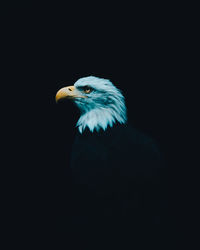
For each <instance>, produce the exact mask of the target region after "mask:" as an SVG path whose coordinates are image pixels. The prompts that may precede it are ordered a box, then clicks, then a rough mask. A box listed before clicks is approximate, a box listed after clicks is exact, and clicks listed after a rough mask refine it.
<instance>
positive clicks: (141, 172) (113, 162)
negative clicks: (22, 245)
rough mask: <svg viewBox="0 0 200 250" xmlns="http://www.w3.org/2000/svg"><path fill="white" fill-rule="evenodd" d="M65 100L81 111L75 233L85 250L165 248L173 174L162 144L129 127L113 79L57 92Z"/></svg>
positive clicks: (74, 162) (85, 81) (74, 170)
mask: <svg viewBox="0 0 200 250" xmlns="http://www.w3.org/2000/svg"><path fill="white" fill-rule="evenodd" d="M65 98H67V99H71V100H72V101H73V102H74V103H75V105H76V106H77V107H78V108H79V110H80V118H79V120H78V122H77V124H76V126H77V134H76V137H75V141H74V144H73V147H72V154H71V164H70V165H71V174H72V176H71V180H72V190H71V194H72V200H71V207H72V209H71V216H70V218H71V224H70V229H71V230H72V231H73V232H74V234H75V235H76V236H77V241H78V242H79V243H80V242H82V244H83V245H84V244H86V243H83V242H87V245H85V248H84V247H83V245H82V248H81V249H89V245H88V244H90V246H91V248H92V249H98V247H99V249H114V248H115V247H119V246H120V245H121V249H129V247H130V249H133V248H132V247H137V249H147V248H146V247H148V249H149V248H151V247H154V249H155V248H156V247H158V249H165V247H166V246H167V242H166V240H165V237H166V222H167V188H166V187H167V174H166V168H165V164H164V161H163V157H162V155H161V153H160V151H159V150H158V147H157V145H156V143H155V142H154V140H153V139H152V138H150V137H148V136H146V135H144V134H143V133H141V132H139V131H138V130H136V129H135V128H133V127H132V126H130V125H129V124H128V122H127V110H126V105H125V99H124V96H123V94H122V92H121V91H120V90H119V89H118V88H116V87H115V86H114V84H113V83H112V82H111V81H109V80H107V79H103V78H98V77H94V76H89V77H83V78H81V79H79V80H78V81H76V82H75V84H74V85H73V86H68V87H64V88H61V89H60V90H59V91H58V92H57V94H56V102H59V101H60V100H61V99H65ZM69 221H70V220H69ZM78 235H79V236H78ZM139 247H141V248H139ZM166 249H167V247H166Z"/></svg>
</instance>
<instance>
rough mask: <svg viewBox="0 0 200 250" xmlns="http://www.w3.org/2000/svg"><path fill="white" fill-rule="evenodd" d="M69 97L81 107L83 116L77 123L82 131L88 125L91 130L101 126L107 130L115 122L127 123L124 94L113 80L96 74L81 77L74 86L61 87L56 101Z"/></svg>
mask: <svg viewBox="0 0 200 250" xmlns="http://www.w3.org/2000/svg"><path fill="white" fill-rule="evenodd" d="M64 98H68V99H71V100H72V101H74V103H75V104H76V105H77V107H78V108H79V109H80V112H81V116H80V118H79V120H78V122H77V124H76V126H77V127H78V129H79V132H80V133H82V132H83V131H84V129H85V128H86V127H88V128H89V130H90V131H91V132H93V131H94V130H95V129H96V130H97V131H99V129H100V128H102V129H103V130H106V128H107V127H108V126H110V127H112V126H113V125H114V123H116V122H119V123H121V124H122V123H126V120H127V115H126V106H125V100H124V96H123V95H122V93H121V91H120V90H119V89H117V88H116V87H115V86H114V85H113V84H112V82H111V81H109V80H107V79H104V78H99V77H95V76H88V77H83V78H80V79H79V80H78V81H76V82H75V83H74V85H73V86H68V87H64V88H61V89H60V90H59V91H58V92H57V94H56V102H58V101H59V100H61V99H64Z"/></svg>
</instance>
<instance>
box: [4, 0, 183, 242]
mask: <svg viewBox="0 0 200 250" xmlns="http://www.w3.org/2000/svg"><path fill="white" fill-rule="evenodd" d="M1 11H2V20H1V23H2V41H3V46H2V54H3V68H2V69H3V73H4V74H5V79H4V83H5V86H6V88H7V90H6V93H7V94H6V95H5V97H6V102H4V106H6V108H7V110H9V112H6V114H5V115H6V121H7V123H6V127H7V128H8V130H9V132H8V134H7V135H8V136H10V137H11V140H9V142H8V141H7V143H6V148H8V150H9V153H8V156H7V155H6V157H7V162H8V163H9V164H8V166H9V167H8V168H7V169H8V172H9V175H8V176H9V177H8V179H9V180H8V182H7V181H6V184H5V186H4V190H5V197H6V200H7V203H6V204H8V205H7V207H6V210H7V212H8V215H7V214H6V215H5V219H6V221H7V223H6V228H7V229H6V230H10V229H12V231H13V232H14V235H15V234H16V235H17V233H18V232H21V235H26V237H27V238H28V239H29V238H30V240H29V243H30V242H32V243H34V242H35V240H36V238H37V235H40V237H41V238H43V237H44V235H47V237H48V236H49V235H51V233H52V232H57V229H58V228H59V230H60V231H62V229H63V232H64V226H63V225H62V222H61V221H62V215H63V214H65V213H67V211H63V207H65V208H66V204H67V198H66V197H67V187H68V186H67V181H66V180H67V169H68V167H69V157H70V150H71V145H72V142H73V138H74V134H75V123H76V121H77V119H78V115H79V113H78V111H77V110H76V108H75V107H74V106H73V104H72V103H70V102H66V103H65V102H63V103H61V104H58V105H56V103H55V94H56V92H57V91H58V90H59V88H61V87H63V86H67V85H72V84H73V83H74V82H75V81H76V80H77V79H79V78H80V77H83V76H88V75H94V76H98V77H103V78H108V79H110V80H111V81H112V82H113V83H114V84H115V85H116V86H117V87H119V88H120V89H121V90H122V91H123V93H124V96H125V98H126V104H127V108H128V118H129V122H130V123H131V124H132V125H133V126H135V127H137V128H138V129H140V130H142V131H144V132H145V133H147V134H148V135H150V136H152V137H153V138H155V139H156V141H157V143H158V145H159V146H160V149H161V151H162V152H163V153H164V155H165V157H166V161H167V163H168V168H169V172H170V176H171V179H170V180H169V184H170V185H169V186H170V209H171V213H172V216H174V225H172V228H170V229H169V230H172V229H173V230H174V228H175V227H176V226H177V225H178V227H179V228H181V226H182V225H183V224H184V223H185V222H183V220H182V213H183V212H181V210H179V201H180V199H181V198H182V196H183V195H184V194H183V193H182V192H181V191H180V187H179V184H177V183H179V181H180V179H181V176H182V172H184V168H183V167H182V164H181V163H180V158H179V156H180V154H181V150H182V147H183V145H182V144H181V143H180V137H181V133H182V128H181V127H180V126H179V125H178V123H177V121H178V120H179V117H180V116H181V115H182V114H181V113H182V112H183V110H182V109H181V108H180V106H181V104H180V101H179V96H180V95H181V89H180V85H183V82H184V81H186V72H185V57H186V52H184V46H185V44H184V43H183V40H184V39H182V38H184V34H183V33H184V32H183V30H184V29H185V21H184V19H183V18H182V17H181V14H182V8H181V6H175V5H174V6H169V5H167V4H163V5H158V4H152V3H148V4H146V3H141V4H140V5H139V4H128V3H125V2H124V3H123V4H120V3H117V2H115V3H110V4H108V3H103V2H97V3H86V2H84V3H79V2H78V1H74V3H73V4H68V5H60V6H59V4H57V5H55V4H52V3H48V4H43V5H42V4H34V3H33V2H30V3H29V4H27V3H23V2H20V3H12V2H10V3H8V4H6V6H5V7H4V6H3V8H2V10H1ZM185 18H187V13H186V14H185ZM8 100H9V101H8ZM11 151H12V153H11ZM180 168H181V171H180ZM178 180H179V181H178ZM8 194H9V195H8ZM6 230H5V231H6ZM175 234H176V238H178V237H180V238H181V237H182V234H181V231H180V230H178V232H175ZM61 235H62V234H61ZM178 235H180V236H178ZM17 238H18V240H20V239H21V238H20V237H17ZM34 239H35V240H34ZM47 241H48V242H51V240H50V239H47Z"/></svg>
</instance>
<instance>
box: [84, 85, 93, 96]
mask: <svg viewBox="0 0 200 250" xmlns="http://www.w3.org/2000/svg"><path fill="white" fill-rule="evenodd" d="M83 91H84V92H85V93H86V94H89V93H91V92H92V91H93V89H92V88H91V87H89V86H85V87H83Z"/></svg>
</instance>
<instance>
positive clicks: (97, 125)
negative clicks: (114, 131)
mask: <svg viewBox="0 0 200 250" xmlns="http://www.w3.org/2000/svg"><path fill="white" fill-rule="evenodd" d="M126 120H127V117H126V108H125V106H124V107H123V109H120V110H118V111H117V110H115V109H112V108H107V109H105V108H96V109H92V110H90V111H88V112H86V113H84V114H82V116H81V117H80V118H79V120H78V122H77V124H76V126H77V127H78V129H79V132H80V133H82V132H83V131H84V130H85V128H86V127H88V128H89V130H90V131H91V132H93V131H94V130H95V129H96V130H97V131H99V129H101V128H102V129H103V130H106V128H107V127H108V126H110V127H113V125H114V124H115V123H116V122H119V123H121V124H123V123H126Z"/></svg>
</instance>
